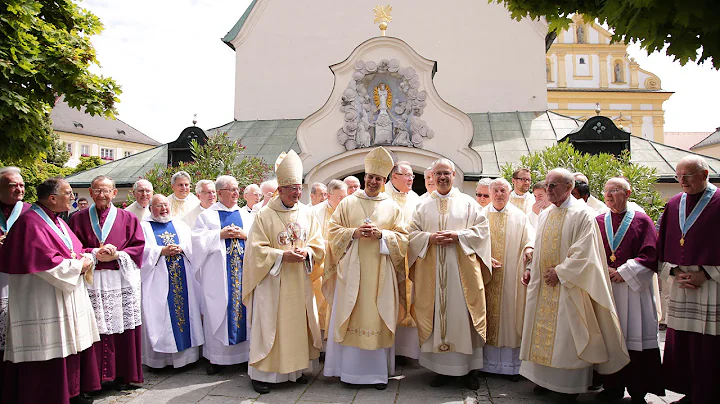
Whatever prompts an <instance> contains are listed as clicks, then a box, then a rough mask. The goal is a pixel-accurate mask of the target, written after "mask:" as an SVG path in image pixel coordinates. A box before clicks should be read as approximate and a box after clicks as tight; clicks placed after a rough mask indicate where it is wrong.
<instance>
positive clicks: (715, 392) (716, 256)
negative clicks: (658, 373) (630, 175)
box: [657, 192, 720, 403]
mask: <svg viewBox="0 0 720 404" xmlns="http://www.w3.org/2000/svg"><path fill="white" fill-rule="evenodd" d="M682 195H683V194H682V193H680V194H677V195H675V196H674V197H672V199H670V201H668V203H667V205H666V206H665V211H664V212H663V215H662V217H661V219H660V233H659V236H658V244H657V245H658V248H657V250H658V261H660V262H668V263H669V264H670V265H671V266H677V265H687V266H691V265H699V266H703V265H707V266H720V248H718V245H717V244H716V243H715V241H714V240H715V237H717V235H716V233H717V229H718V226H719V225H720V192H715V194H714V195H713V196H712V198H711V199H710V202H709V203H708V205H707V206H706V207H705V209H704V210H703V211H702V213H701V214H700V216H699V217H698V218H697V220H696V221H695V224H693V226H692V227H691V228H690V229H689V230H688V232H687V234H685V237H684V243H683V245H680V239H681V238H682V237H683V236H682V232H681V230H680V219H679V211H680V199H681V196H682ZM702 196H703V192H700V193H697V194H693V195H687V203H686V209H685V215H686V217H689V216H690V213H691V212H692V210H693V209H694V208H695V206H697V205H698V202H700V199H701V198H702ZM712 282H718V280H717V279H714V278H713V279H708V280H707V281H706V282H705V283H703V285H701V286H700V289H702V288H707V287H709V283H712ZM676 287H677V286H675V285H674V284H673V287H672V288H673V290H674V289H675V288H676ZM680 290H681V291H683V292H682V293H683V295H684V296H686V299H685V301H682V302H676V301H674V300H673V299H672V298H671V300H670V304H669V307H668V312H669V315H677V316H682V317H684V318H693V319H696V320H699V321H704V322H717V321H718V318H717V316H718V315H719V314H718V310H720V307H718V305H717V304H716V303H715V302H712V303H708V302H707V301H705V302H703V301H699V300H700V299H698V297H699V296H700V292H701V290H690V289H680ZM663 373H664V379H665V387H666V388H667V389H668V390H672V391H674V392H677V393H681V394H686V395H690V396H691V398H692V402H693V403H711V402H718V400H720V383H718V377H720V336H717V335H709V334H703V333H699V332H691V331H682V330H676V329H673V328H671V327H670V326H668V329H667V334H666V336H665V355H664V360H663Z"/></svg>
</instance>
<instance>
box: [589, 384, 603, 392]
mask: <svg viewBox="0 0 720 404" xmlns="http://www.w3.org/2000/svg"><path fill="white" fill-rule="evenodd" d="M601 388H602V384H592V385H590V386H588V391H598V390H600V389H601Z"/></svg>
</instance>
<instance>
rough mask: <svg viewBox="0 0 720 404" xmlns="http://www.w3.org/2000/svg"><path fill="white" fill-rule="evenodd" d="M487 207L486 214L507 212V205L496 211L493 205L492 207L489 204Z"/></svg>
mask: <svg viewBox="0 0 720 404" xmlns="http://www.w3.org/2000/svg"><path fill="white" fill-rule="evenodd" d="M487 207H488V212H498V213H502V212H505V211H506V210H507V204H506V205H505V206H504V207H503V208H502V210H497V209H495V205H493V204H492V203H490V204H489V205H488V206H487Z"/></svg>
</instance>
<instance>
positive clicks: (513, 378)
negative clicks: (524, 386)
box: [508, 375, 522, 383]
mask: <svg viewBox="0 0 720 404" xmlns="http://www.w3.org/2000/svg"><path fill="white" fill-rule="evenodd" d="M508 380H510V381H511V382H513V383H517V382H519V381H520V380H522V376H520V375H510V377H508Z"/></svg>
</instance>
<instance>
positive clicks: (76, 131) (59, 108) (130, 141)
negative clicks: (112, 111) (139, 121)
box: [50, 98, 161, 167]
mask: <svg viewBox="0 0 720 404" xmlns="http://www.w3.org/2000/svg"><path fill="white" fill-rule="evenodd" d="M50 118H51V119H52V125H53V130H54V131H55V133H57V134H58V136H59V138H60V140H61V141H63V142H65V143H66V144H67V149H68V152H70V160H68V162H67V164H66V166H68V167H75V166H77V165H78V164H79V163H80V157H82V156H85V157H87V156H98V157H100V158H101V159H103V160H105V161H114V160H118V159H120V158H123V157H129V156H132V155H133V154H135V153H139V152H141V151H144V150H148V149H151V148H153V147H156V146H159V145H160V144H161V143H160V142H158V141H156V140H155V139H152V138H151V137H149V136H147V135H145V134H143V133H142V132H140V131H139V130H137V129H135V128H133V127H132V126H130V125H128V124H126V123H125V122H123V121H121V120H119V119H108V118H106V117H104V116H100V115H95V116H91V115H90V114H87V113H85V108H81V109H80V110H77V109H75V108H71V107H70V106H69V105H68V104H67V103H66V102H65V101H64V100H63V99H62V98H58V100H57V102H56V103H55V107H54V108H53V110H52V114H51V115H50Z"/></svg>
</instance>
